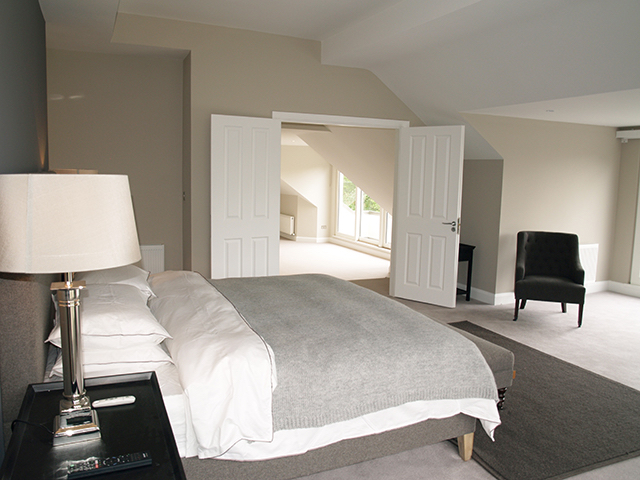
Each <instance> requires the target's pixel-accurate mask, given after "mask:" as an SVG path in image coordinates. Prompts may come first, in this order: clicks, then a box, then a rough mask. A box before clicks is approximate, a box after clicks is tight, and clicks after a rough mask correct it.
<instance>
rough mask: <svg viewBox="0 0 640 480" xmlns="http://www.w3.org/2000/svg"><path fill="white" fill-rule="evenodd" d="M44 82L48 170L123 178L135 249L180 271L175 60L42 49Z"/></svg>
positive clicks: (179, 116) (177, 77) (178, 110)
mask: <svg viewBox="0 0 640 480" xmlns="http://www.w3.org/2000/svg"><path fill="white" fill-rule="evenodd" d="M47 77H48V93H49V106H48V110H49V167H50V168H51V169H56V168H81V169H97V170H98V172H99V173H112V174H126V175H128V176H129V183H130V185H131V194H132V196H133V206H134V209H135V213H136V222H137V227H138V235H139V237H140V243H141V244H143V245H144V244H164V245H165V267H166V268H167V269H181V268H182V185H181V178H182V160H181V159H182V133H181V132H182V95H181V93H182V61H181V60H176V59H166V58H155V57H134V56H126V55H105V54H89V53H80V52H69V51H61V50H49V51H48V52H47ZM78 201H82V199H78Z"/></svg>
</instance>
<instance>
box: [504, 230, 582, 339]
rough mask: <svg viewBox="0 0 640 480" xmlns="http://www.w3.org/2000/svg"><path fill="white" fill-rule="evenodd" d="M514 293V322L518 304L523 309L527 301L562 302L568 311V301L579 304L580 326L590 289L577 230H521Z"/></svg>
mask: <svg viewBox="0 0 640 480" xmlns="http://www.w3.org/2000/svg"><path fill="white" fill-rule="evenodd" d="M514 292H515V297H516V309H515V316H514V318H513V320H514V321H516V320H517V319H518V304H520V305H519V308H520V309H523V308H524V307H525V305H526V303H527V300H542V301H546V302H560V303H561V304H562V311H563V312H564V313H566V312H567V303H577V304H578V305H579V307H578V309H579V310H578V327H580V326H581V325H582V311H583V308H584V299H585V293H586V289H585V288H584V269H583V268H582V265H581V264H580V251H579V242H578V236H577V235H575V234H573V233H555V232H518V246H517V254H516V281H515V288H514Z"/></svg>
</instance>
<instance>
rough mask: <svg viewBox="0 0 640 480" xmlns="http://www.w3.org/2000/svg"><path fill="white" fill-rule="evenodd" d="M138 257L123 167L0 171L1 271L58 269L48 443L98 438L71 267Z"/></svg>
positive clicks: (114, 263) (74, 269) (92, 267)
mask: <svg viewBox="0 0 640 480" xmlns="http://www.w3.org/2000/svg"><path fill="white" fill-rule="evenodd" d="M138 260H140V246H139V244H138V235H137V231H136V224H135V217H134V213H133V204H132V202H131V193H130V190H129V180H128V178H127V176H126V175H57V174H44V173H42V174H25V175H20V174H11V175H0V271H1V272H8V273H27V274H44V273H56V274H62V275H63V278H64V281H62V282H54V283H52V284H51V290H52V291H54V292H55V299H56V300H55V301H56V303H57V305H58V312H59V320H60V330H61V336H62V367H63V388H64V389H63V395H62V399H61V401H60V414H59V415H58V416H56V418H55V420H54V438H53V444H54V445H62V444H67V443H75V442H80V441H86V440H91V439H96V438H100V427H99V424H98V416H97V414H96V412H95V410H93V409H92V408H91V402H90V401H89V398H88V396H87V395H86V391H85V388H84V372H83V365H82V343H81V342H82V336H81V322H80V292H81V289H82V288H83V287H84V286H85V284H84V282H74V281H73V273H74V272H84V271H89V270H101V269H106V268H114V267H119V266H122V265H128V264H131V263H135V262H137V261H138Z"/></svg>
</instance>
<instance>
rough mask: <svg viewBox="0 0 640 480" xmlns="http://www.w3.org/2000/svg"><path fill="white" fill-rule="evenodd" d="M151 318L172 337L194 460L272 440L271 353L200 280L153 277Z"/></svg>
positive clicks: (177, 274) (273, 377) (169, 343)
mask: <svg viewBox="0 0 640 480" xmlns="http://www.w3.org/2000/svg"><path fill="white" fill-rule="evenodd" d="M150 285H151V288H152V289H153V291H154V293H155V294H156V295H157V297H155V298H152V299H151V300H150V302H149V306H150V308H151V311H152V312H153V314H154V315H155V316H156V318H157V319H158V321H159V322H160V323H161V324H162V326H163V327H164V328H165V329H166V330H167V331H168V332H169V334H170V335H171V336H172V337H173V338H172V339H168V340H166V341H165V342H166V346H167V348H168V350H169V353H170V354H171V357H172V358H173V359H174V361H175V363H176V365H177V369H178V375H179V378H180V383H181V384H182V387H183V389H184V392H185V396H186V398H187V402H186V407H187V408H188V409H189V412H188V415H187V416H188V417H190V419H191V422H192V425H193V431H194V434H195V437H196V440H197V445H198V447H197V455H198V456H199V457H200V458H207V457H217V456H220V455H221V454H223V453H224V452H225V451H227V450H228V449H229V448H231V447H232V446H233V445H234V444H236V443H237V442H239V441H241V440H242V441H248V442H252V441H260V442H270V441H271V440H272V439H273V422H272V414H271V392H272V390H273V389H274V388H275V386H276V373H275V365H274V363H273V353H272V352H271V351H270V348H269V346H268V345H267V344H266V343H265V342H264V340H263V339H262V337H260V336H259V335H258V334H257V333H256V332H254V331H253V330H252V329H251V327H250V326H249V325H248V324H247V323H246V322H245V320H244V319H243V318H242V317H241V316H240V315H239V314H238V313H237V311H236V310H235V308H234V307H233V306H232V305H231V304H230V303H229V302H228V301H227V300H226V299H225V298H224V297H223V296H222V295H221V294H220V293H219V292H218V291H217V290H216V289H214V288H213V287H212V286H211V285H210V284H209V283H208V282H207V281H206V280H205V279H204V278H202V277H201V276H200V275H198V274H194V273H193V272H164V273H162V274H158V275H154V276H152V278H151V279H150Z"/></svg>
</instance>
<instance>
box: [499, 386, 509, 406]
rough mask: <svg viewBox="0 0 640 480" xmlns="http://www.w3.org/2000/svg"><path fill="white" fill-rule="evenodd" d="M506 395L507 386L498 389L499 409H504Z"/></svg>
mask: <svg viewBox="0 0 640 480" xmlns="http://www.w3.org/2000/svg"><path fill="white" fill-rule="evenodd" d="M506 395H507V389H506V387H505V388H499V389H498V410H504V398H505V396H506Z"/></svg>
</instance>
